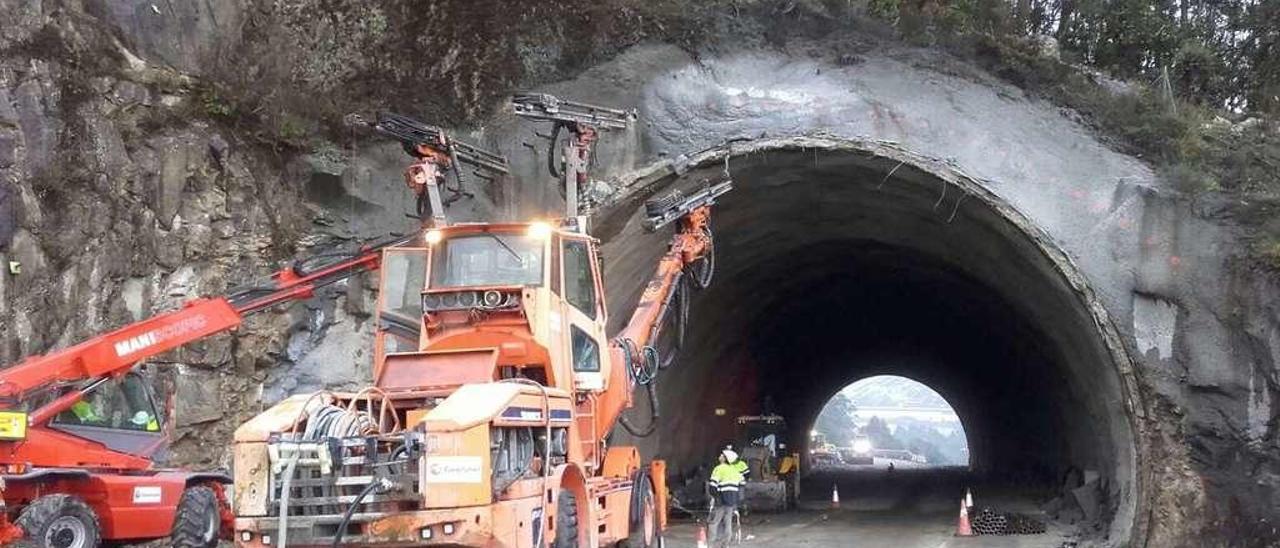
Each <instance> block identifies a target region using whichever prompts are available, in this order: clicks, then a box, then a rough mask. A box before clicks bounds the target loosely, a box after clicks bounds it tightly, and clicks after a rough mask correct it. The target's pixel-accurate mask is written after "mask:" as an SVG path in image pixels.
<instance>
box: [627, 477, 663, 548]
mask: <svg viewBox="0 0 1280 548" xmlns="http://www.w3.org/2000/svg"><path fill="white" fill-rule="evenodd" d="M640 478H641V481H639V482H637V483H636V485H635V488H636V489H640V490H641V491H640V495H639V496H638V497H637V501H638V502H639V504H640V505H641V507H642V508H643V507H647V506H648V507H651V506H654V505H655V504H656V503H655V502H654V498H653V483H652V482H650V481H649V476H648V475H641V476H640ZM641 512H643V510H641ZM652 512H653V516H652V517H653V522H652V524H651V527H652V529H653V530H652V531H650V535H649V537H650V541H649V542H645V531H644V514H643V513H642V514H640V519H639V520H638V522H637V523H634V524H632V530H631V531H630V534H629V535H627V539H626V540H624V541H622V542H620V543H618V544H619V546H620V547H622V548H658V547H659V546H661V545H662V532H661V531H659V530H658V509H657V508H656V507H654V508H652Z"/></svg>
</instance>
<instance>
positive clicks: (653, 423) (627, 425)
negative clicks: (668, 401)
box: [618, 383, 659, 438]
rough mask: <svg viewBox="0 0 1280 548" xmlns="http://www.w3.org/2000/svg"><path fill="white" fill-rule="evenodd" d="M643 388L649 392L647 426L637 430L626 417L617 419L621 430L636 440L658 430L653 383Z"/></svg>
mask: <svg viewBox="0 0 1280 548" xmlns="http://www.w3.org/2000/svg"><path fill="white" fill-rule="evenodd" d="M645 388H646V389H648V392H649V409H650V410H651V411H652V412H651V413H650V414H649V425H648V426H646V427H644V428H638V427H636V426H635V425H633V424H631V421H629V420H627V417H626V416H621V417H618V424H621V425H622V428H624V429H626V431H627V432H628V433H630V434H631V435H632V436H635V437H637V438H646V437H649V436H650V435H651V434H653V432H654V430H657V428H658V416H659V413H658V391H657V390H655V389H654V385H653V383H649V384H647V385H645Z"/></svg>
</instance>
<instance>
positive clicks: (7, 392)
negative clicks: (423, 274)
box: [0, 237, 411, 426]
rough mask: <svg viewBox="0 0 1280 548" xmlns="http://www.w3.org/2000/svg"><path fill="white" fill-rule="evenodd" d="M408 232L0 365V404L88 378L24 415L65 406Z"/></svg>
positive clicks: (48, 413) (371, 260)
mask: <svg viewBox="0 0 1280 548" xmlns="http://www.w3.org/2000/svg"><path fill="white" fill-rule="evenodd" d="M410 239H411V237H404V238H397V239H393V240H386V241H382V242H378V243H374V244H370V245H367V246H364V247H362V248H361V249H360V250H358V251H356V252H354V253H348V254H340V255H320V256H317V257H313V258H310V259H307V260H304V261H301V262H298V263H295V264H294V265H293V266H291V267H289V268H286V269H284V270H281V271H279V272H276V273H275V274H273V275H272V277H271V281H270V282H269V283H267V284H264V285H262V286H254V287H248V288H241V289H238V290H236V291H234V292H233V293H232V294H230V295H228V296H225V297H212V298H201V299H196V300H194V301H191V302H189V303H187V304H186V305H185V306H183V307H182V308H181V309H178V310H175V311H173V312H168V313H165V314H161V315H158V316H154V317H151V318H148V319H146V320H142V321H140V322H138V323H135V324H132V325H128V326H125V327H122V328H120V329H117V330H115V331H112V332H110V333H106V334H103V335H99V336H97V337H94V338H92V339H89V340H87V341H85V342H82V343H80V344H77V345H75V346H72V347H69V348H65V349H63V350H59V351H56V352H52V353H49V354H45V355H42V356H34V357H31V358H27V359H26V360H24V361H22V362H20V363H18V364H17V365H14V366H12V367H8V368H5V369H0V408H12V407H13V406H16V405H18V404H19V403H20V402H22V401H23V400H24V399H25V398H27V397H28V396H30V395H32V394H33V393H35V392H37V391H39V390H42V389H44V388H47V387H49V386H50V385H54V384H63V383H76V382H80V381H94V382H89V383H87V384H86V385H85V386H82V387H80V388H79V389H76V390H71V391H69V392H67V393H66V394H63V395H62V396H60V397H58V398H56V399H55V400H53V401H51V402H49V403H47V404H45V405H43V406H41V407H40V408H39V409H35V410H33V411H32V412H31V413H30V415H29V420H28V423H29V424H30V425H32V426H36V425H40V424H43V423H44V422H46V421H48V420H49V419H51V418H53V417H54V416H56V415H57V414H58V413H61V412H62V411H65V410H67V409H69V408H70V407H71V406H72V405H74V404H75V403H76V402H77V401H79V400H80V399H81V398H82V397H84V395H85V394H87V393H88V392H89V391H90V390H92V388H93V387H94V386H96V385H97V384H98V383H99V382H101V381H102V380H105V379H108V378H111V377H114V376H119V375H123V374H125V373H127V372H128V371H129V370H131V369H133V367H134V366H135V365H137V364H138V362H140V361H142V360H145V359H147V358H151V357H155V356H158V355H160V354H163V353H165V352H168V351H170V350H173V349H175V348H178V347H180V346H182V345H185V344H188V343H191V342H194V341H197V340H200V339H202V338H205V337H208V336H210V335H213V334H216V333H221V332H224V331H229V330H231V329H235V328H236V327H238V326H239V325H240V324H241V322H243V321H244V317H245V316H247V315H249V314H252V313H254V312H258V311H261V310H264V309H266V308H269V307H271V306H273V305H276V304H280V303H283V302H287V301H293V300H298V299H306V298H309V297H311V296H312V295H313V294H314V292H315V290H316V289H318V288H320V287H323V286H326V285H329V284H332V283H334V282H337V281H340V280H343V279H345V278H348V277H350V276H351V275H353V274H357V273H360V272H365V271H370V270H376V269H378V267H379V266H381V260H382V255H381V253H380V250H381V249H382V248H385V247H390V246H395V245H399V244H401V243H405V242H407V241H409V240H410Z"/></svg>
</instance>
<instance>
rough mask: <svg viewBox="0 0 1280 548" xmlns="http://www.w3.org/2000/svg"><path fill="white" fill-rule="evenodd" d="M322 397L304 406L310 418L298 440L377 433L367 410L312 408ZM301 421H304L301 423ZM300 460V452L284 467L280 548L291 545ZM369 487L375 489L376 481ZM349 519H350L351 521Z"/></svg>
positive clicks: (281, 495) (331, 405)
mask: <svg viewBox="0 0 1280 548" xmlns="http://www.w3.org/2000/svg"><path fill="white" fill-rule="evenodd" d="M321 394H324V392H320V393H317V394H315V395H312V397H311V399H308V400H307V401H306V402H305V403H303V405H302V409H303V411H302V412H303V413H305V414H306V416H307V427H306V428H305V429H304V430H303V431H302V435H301V439H299V440H298V441H319V440H323V439H327V438H344V437H351V436H359V435H363V434H366V433H368V432H376V431H377V430H378V426H377V424H376V423H375V422H374V420H373V417H372V416H370V415H369V413H367V412H365V411H355V410H349V409H346V408H342V407H338V406H336V405H333V404H322V405H321V406H320V407H312V406H311V405H310V404H311V402H312V401H313V399H314V398H316V397H317V396H320V395H321ZM300 418H301V417H300ZM298 422H301V421H300V420H299V421H298ZM295 425H296V423H295ZM301 457H302V454H301V453H300V452H298V451H294V452H293V455H292V456H290V457H289V464H288V465H287V466H285V470H284V480H282V481H281V483H280V491H281V493H280V546H281V548H284V547H286V546H288V545H289V498H290V496H291V495H292V494H293V474H294V471H295V470H296V469H297V467H298V459H299V458H301ZM370 485H371V486H375V485H377V482H374V483H371V484H370ZM364 496H365V495H362V496H361V497H359V498H361V499H362V498H364ZM357 500H358V499H357ZM354 507H355V505H352V508H354ZM348 510H350V508H349V509H348ZM347 519H348V520H349V519H350V518H347ZM338 538H339V539H341V538H342V534H341V530H339V533H338Z"/></svg>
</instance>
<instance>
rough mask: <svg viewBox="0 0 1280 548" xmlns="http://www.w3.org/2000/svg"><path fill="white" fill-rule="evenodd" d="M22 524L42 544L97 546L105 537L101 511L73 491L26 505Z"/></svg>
mask: <svg viewBox="0 0 1280 548" xmlns="http://www.w3.org/2000/svg"><path fill="white" fill-rule="evenodd" d="M17 523H18V527H21V528H22V531H23V533H25V534H26V537H27V540H28V541H29V542H31V543H32V545H33V546H36V547H38V548H97V547H98V544H99V543H100V542H101V540H102V529H101V527H100V526H99V524H98V514H95V513H94V512H93V509H92V508H89V505H88V504H85V503H84V501H83V500H80V499H79V498H77V497H73V496H71V495H45V496H43V497H40V498H38V499H36V501H35V502H33V503H31V505H29V506H27V507H26V508H23V509H22V513H21V514H20V515H19V516H18V522H17Z"/></svg>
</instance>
